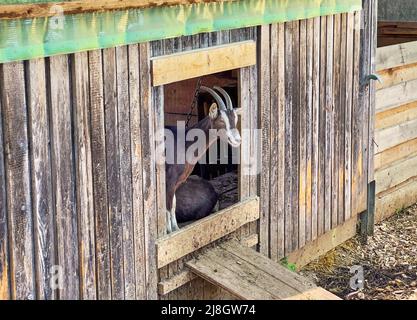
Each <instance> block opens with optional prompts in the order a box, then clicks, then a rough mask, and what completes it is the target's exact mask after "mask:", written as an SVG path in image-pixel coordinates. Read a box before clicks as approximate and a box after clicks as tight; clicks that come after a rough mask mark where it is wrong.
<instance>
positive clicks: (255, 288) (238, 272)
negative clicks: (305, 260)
mask: <svg viewBox="0 0 417 320" xmlns="http://www.w3.org/2000/svg"><path fill="white" fill-rule="evenodd" d="M186 265H187V267H188V268H190V269H191V271H193V272H194V273H196V274H197V275H198V276H200V277H202V278H203V279H205V280H207V281H209V282H210V283H212V284H214V285H216V286H219V287H220V288H222V289H224V290H226V291H228V292H230V293H232V294H233V295H234V296H236V297H238V298H240V299H243V300H281V299H297V300H298V299H308V300H315V299H331V300H335V299H338V298H337V297H336V296H334V295H332V294H331V293H330V292H329V293H328V295H327V296H325V295H323V291H322V290H320V295H318V296H316V295H315V292H314V291H312V289H315V288H316V286H315V285H314V284H313V283H312V282H311V281H310V280H308V279H307V278H305V277H303V276H301V275H299V274H297V273H295V272H292V271H290V270H288V269H286V268H285V267H283V266H282V265H280V264H279V263H277V262H275V261H273V260H271V259H268V258H267V257H265V256H264V255H262V254H260V253H258V252H256V251H255V250H252V249H250V248H247V247H244V246H242V245H241V244H240V243H239V242H238V241H236V240H228V241H225V242H222V243H220V244H219V245H218V246H216V247H214V248H210V249H207V250H206V251H204V252H203V253H201V254H199V255H198V256H197V257H196V258H195V259H193V260H190V261H189V262H187V263H186Z"/></svg>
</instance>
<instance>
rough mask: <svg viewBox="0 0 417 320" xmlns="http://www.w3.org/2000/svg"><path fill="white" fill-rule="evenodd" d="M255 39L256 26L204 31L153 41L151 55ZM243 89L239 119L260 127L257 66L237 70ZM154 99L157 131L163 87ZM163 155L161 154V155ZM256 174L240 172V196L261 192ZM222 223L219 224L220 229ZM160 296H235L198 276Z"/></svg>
mask: <svg viewBox="0 0 417 320" xmlns="http://www.w3.org/2000/svg"><path fill="white" fill-rule="evenodd" d="M250 39H254V40H256V28H243V29H235V30H230V31H219V32H212V33H203V34H199V35H194V36H186V37H180V38H173V39H167V40H162V41H153V42H152V43H151V55H152V56H153V57H156V56H161V55H167V54H172V53H178V52H184V51H188V50H192V49H199V48H207V47H211V46H215V45H221V44H227V43H233V42H239V41H245V40H250ZM238 75H239V83H240V91H239V97H238V100H239V102H238V104H239V106H238V107H241V108H243V110H244V112H243V114H244V115H243V116H242V117H241V120H240V123H241V124H240V126H241V128H258V112H257V110H258V109H257V103H258V101H257V98H256V97H257V66H253V67H248V68H243V69H240V70H239V71H238ZM153 101H154V105H155V109H157V110H158V111H157V119H156V132H157V134H158V132H162V130H161V129H163V126H164V122H165V121H164V112H163V110H164V104H163V101H164V90H163V87H162V86H161V87H155V88H153ZM255 139H256V137H255V136H250V137H247V138H246V139H245V137H244V139H243V143H242V147H241V157H242V161H243V162H244V163H248V161H249V160H248V159H247V157H248V156H249V155H250V154H253V153H254V151H255V149H254V148H255V145H256V143H255ZM159 156H160V155H159ZM163 169H164V168H163V167H160V168H159V170H158V175H157V177H158V178H157V181H158V189H159V190H160V192H158V195H159V194H162V190H165V189H164V188H165V186H164V179H165V177H164V170H163ZM257 180H258V178H257V176H249V175H247V174H245V173H244V172H242V171H241V172H240V174H239V194H240V199H241V200H244V199H246V198H249V197H251V196H255V195H257V194H258V183H257ZM158 203H159V204H158V208H159V213H158V216H159V220H160V221H161V223H160V225H164V224H165V222H164V221H165V211H164V210H165V198H163V197H161V198H160V199H158ZM220 227H221V226H219V228H220ZM257 232H258V226H257V223H256V222H253V223H249V224H247V225H245V226H243V227H242V228H241V229H239V230H238V231H236V232H235V233H234V235H235V236H237V237H238V238H240V239H244V238H246V237H248V236H250V235H254V234H257ZM164 234H165V228H161V229H159V236H160V237H162V236H164ZM191 256H192V255H189V256H186V257H184V258H182V259H180V260H178V261H175V262H173V263H170V264H169V265H168V266H166V267H163V268H162V269H160V270H159V281H164V280H167V279H170V278H172V277H173V276H175V275H179V274H185V272H187V271H186V269H185V267H184V263H185V262H186V261H187V260H189V259H190V258H191ZM160 298H161V299H174V300H175V299H216V298H219V299H225V298H227V299H230V298H233V297H232V296H230V294H228V293H227V292H225V291H224V290H222V289H220V288H218V287H216V286H214V285H212V284H210V283H209V282H207V281H205V280H203V279H201V278H196V279H194V280H192V281H190V282H188V283H186V284H185V285H182V286H181V287H179V288H178V289H177V290H173V291H172V292H170V293H169V294H167V295H161V296H160Z"/></svg>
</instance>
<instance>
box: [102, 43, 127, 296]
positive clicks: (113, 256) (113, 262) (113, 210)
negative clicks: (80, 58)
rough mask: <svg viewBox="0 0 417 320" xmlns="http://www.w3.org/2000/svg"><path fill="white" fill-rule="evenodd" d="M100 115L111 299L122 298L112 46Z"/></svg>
mask: <svg viewBox="0 0 417 320" xmlns="http://www.w3.org/2000/svg"><path fill="white" fill-rule="evenodd" d="M103 79H104V80H103V81H104V115H105V132H106V167H107V170H106V173H107V200H108V210H109V213H108V215H109V231H110V273H111V286H112V298H113V299H117V300H120V299H123V298H124V283H123V268H121V267H120V266H121V265H123V248H122V237H123V235H122V232H123V231H122V217H121V199H120V196H121V193H120V162H119V161H120V156H119V146H118V145H119V139H118V114H117V96H118V93H117V79H116V49H115V48H109V49H104V50H103Z"/></svg>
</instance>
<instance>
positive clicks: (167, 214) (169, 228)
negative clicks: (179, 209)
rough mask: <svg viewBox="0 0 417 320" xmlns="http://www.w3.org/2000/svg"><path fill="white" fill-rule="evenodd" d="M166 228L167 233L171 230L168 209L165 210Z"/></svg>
mask: <svg viewBox="0 0 417 320" xmlns="http://www.w3.org/2000/svg"><path fill="white" fill-rule="evenodd" d="M166 228H167V233H168V234H169V233H171V232H172V226H171V212H169V211H168V210H166Z"/></svg>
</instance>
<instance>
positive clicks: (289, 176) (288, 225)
mask: <svg viewBox="0 0 417 320" xmlns="http://www.w3.org/2000/svg"><path fill="white" fill-rule="evenodd" d="M293 27H294V25H293V23H292V22H286V23H285V174H284V177H285V187H284V190H285V191H284V203H285V254H288V253H290V252H291V251H292V249H293V242H292V236H293V227H294V223H293V216H292V208H293V203H292V193H293V186H292V184H293V180H294V179H293V174H294V172H293V159H292V157H293V153H292V150H293V142H294V140H293V111H294V109H293V98H294V92H293V72H294V70H293V68H294V65H293Z"/></svg>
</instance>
